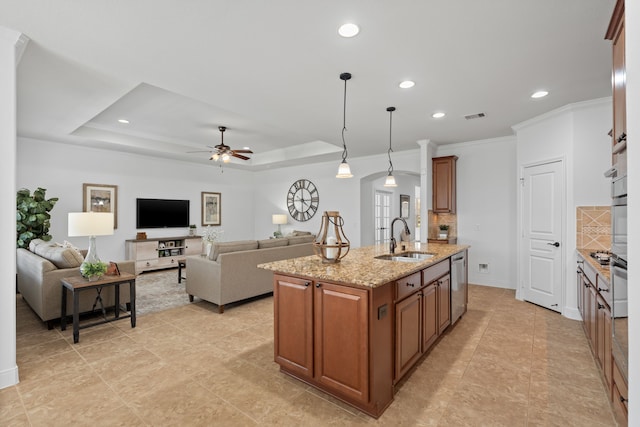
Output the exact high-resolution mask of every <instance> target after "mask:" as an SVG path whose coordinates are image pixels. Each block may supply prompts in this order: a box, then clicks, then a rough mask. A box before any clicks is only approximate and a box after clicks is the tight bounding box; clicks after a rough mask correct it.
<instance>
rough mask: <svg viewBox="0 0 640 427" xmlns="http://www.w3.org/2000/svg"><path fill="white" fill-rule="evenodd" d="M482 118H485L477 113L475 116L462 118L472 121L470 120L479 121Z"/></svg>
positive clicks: (470, 115)
mask: <svg viewBox="0 0 640 427" xmlns="http://www.w3.org/2000/svg"><path fill="white" fill-rule="evenodd" d="M484 116H485V114H484V113H477V114H469V115H468V116H464V118H465V119H467V120H472V119H481V118H483V117H484Z"/></svg>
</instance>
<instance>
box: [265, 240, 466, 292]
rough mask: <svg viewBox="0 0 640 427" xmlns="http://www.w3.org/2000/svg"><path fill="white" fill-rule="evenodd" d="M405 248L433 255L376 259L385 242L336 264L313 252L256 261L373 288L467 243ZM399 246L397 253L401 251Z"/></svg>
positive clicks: (275, 268)
mask: <svg viewBox="0 0 640 427" xmlns="http://www.w3.org/2000/svg"><path fill="white" fill-rule="evenodd" d="M404 244H405V245H406V249H405V251H415V252H422V253H430V254H435V256H434V257H433V258H431V259H429V260H424V261H419V262H403V261H388V260H380V259H375V257H376V256H378V255H385V254H388V253H389V247H388V246H387V245H375V246H366V247H362V248H352V249H351V250H350V251H349V253H348V254H347V256H346V257H344V258H342V259H341V260H340V262H339V263H336V264H323V263H322V260H321V259H320V257H318V256H316V255H311V256H306V257H301V258H292V259H286V260H282V261H274V262H268V263H265V264H259V265H258V267H259V268H263V269H265V270H271V271H274V272H277V273H283V274H292V275H296V276H300V277H308V278H310V279H316V280H318V279H319V280H329V281H332V282H337V283H345V284H350V285H357V286H363V287H368V288H375V287H378V286H382V285H384V284H385V283H389V282H392V281H394V280H396V279H399V278H401V277H404V276H408V275H409V274H412V273H414V272H416V271H420V270H422V269H424V268H427V267H429V266H430V265H433V264H436V263H438V262H440V261H442V260H444V259H447V258H449V257H451V256H452V255H455V254H457V253H458V252H462V251H464V250H465V249H467V248H469V245H446V244H440V243H419V242H412V243H404ZM400 246H401V245H400V244H399V245H398V249H396V254H398V253H401V252H404V251H403V250H402V249H401V247H400Z"/></svg>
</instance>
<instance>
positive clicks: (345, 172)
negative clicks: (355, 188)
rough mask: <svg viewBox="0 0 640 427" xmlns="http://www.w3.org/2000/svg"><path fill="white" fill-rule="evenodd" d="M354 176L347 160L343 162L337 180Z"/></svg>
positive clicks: (339, 167)
mask: <svg viewBox="0 0 640 427" xmlns="http://www.w3.org/2000/svg"><path fill="white" fill-rule="evenodd" d="M352 177H353V175H352V174H351V168H350V167H349V163H347V161H346V160H343V161H342V163H340V166H338V174H337V175H336V178H352Z"/></svg>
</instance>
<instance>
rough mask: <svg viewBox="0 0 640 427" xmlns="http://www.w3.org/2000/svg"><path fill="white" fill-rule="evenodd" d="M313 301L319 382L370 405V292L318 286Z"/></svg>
mask: <svg viewBox="0 0 640 427" xmlns="http://www.w3.org/2000/svg"><path fill="white" fill-rule="evenodd" d="M314 298H315V301H314V313H315V340H314V342H315V379H316V381H318V382H320V383H321V384H322V385H323V386H325V387H326V388H327V389H329V390H335V391H336V392H337V393H339V394H340V395H343V396H345V397H348V398H351V399H354V400H357V401H359V402H364V403H366V402H368V400H369V352H368V344H369V326H368V325H369V322H368V292H367V290H365V289H358V288H351V287H347V286H340V285H335V284H329V283H316V288H315V297H314ZM289 309H290V310H291V306H289Z"/></svg>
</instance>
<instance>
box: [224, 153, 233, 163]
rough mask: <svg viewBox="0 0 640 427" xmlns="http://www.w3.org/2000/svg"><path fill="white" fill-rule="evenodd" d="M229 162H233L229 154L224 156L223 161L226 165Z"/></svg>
mask: <svg viewBox="0 0 640 427" xmlns="http://www.w3.org/2000/svg"><path fill="white" fill-rule="evenodd" d="M229 160H231V156H229V155H228V154H227V153H224V154H223V155H222V161H223V162H225V163H229Z"/></svg>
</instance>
